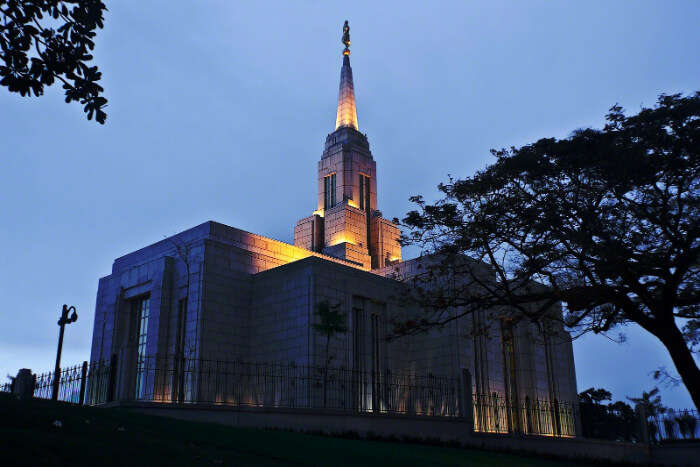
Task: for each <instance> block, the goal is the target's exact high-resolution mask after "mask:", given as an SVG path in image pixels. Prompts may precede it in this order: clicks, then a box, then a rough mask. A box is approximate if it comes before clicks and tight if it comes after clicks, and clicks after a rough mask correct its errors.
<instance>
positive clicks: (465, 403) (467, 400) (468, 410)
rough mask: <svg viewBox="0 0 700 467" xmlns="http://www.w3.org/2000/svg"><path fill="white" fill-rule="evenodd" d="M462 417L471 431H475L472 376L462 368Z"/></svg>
mask: <svg viewBox="0 0 700 467" xmlns="http://www.w3.org/2000/svg"><path fill="white" fill-rule="evenodd" d="M462 388H463V389H462V413H461V415H462V417H463V418H464V419H465V420H466V421H467V425H468V428H469V431H470V432H471V431H474V408H473V407H472V404H473V403H474V401H473V399H472V374H471V373H470V372H469V370H468V369H466V368H462Z"/></svg>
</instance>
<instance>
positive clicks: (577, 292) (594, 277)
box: [397, 93, 700, 407]
mask: <svg viewBox="0 0 700 467" xmlns="http://www.w3.org/2000/svg"><path fill="white" fill-rule="evenodd" d="M607 122H608V123H607V125H606V126H605V127H604V128H603V129H602V130H595V129H585V130H577V131H575V132H574V133H573V134H572V135H571V136H570V137H569V138H566V139H562V140H557V139H553V138H549V139H541V140H539V141H537V142H536V143H533V144H530V145H527V146H523V147H521V148H511V149H508V150H500V151H493V153H494V155H495V156H496V158H497V160H496V162H495V163H494V164H492V165H490V166H489V167H487V168H486V169H485V170H483V171H481V172H478V173H477V174H476V175H474V176H472V177H468V178H465V179H461V180H456V179H450V180H449V182H448V183H445V184H441V185H440V186H439V189H440V190H441V192H442V194H443V197H442V199H440V200H439V201H437V202H435V203H432V204H429V203H426V202H425V201H424V200H423V198H422V197H420V196H416V197H414V198H412V201H414V202H415V203H417V209H416V210H414V211H411V212H410V213H408V215H407V217H406V218H405V219H404V220H403V224H404V226H405V227H407V228H408V229H407V235H406V237H405V241H406V242H407V243H413V244H418V245H421V246H422V247H423V248H424V251H426V252H429V253H439V254H438V255H436V257H437V258H440V260H438V261H434V262H433V263H427V265H426V266H425V269H424V271H423V272H422V273H421V274H419V275H418V276H417V278H416V279H415V280H414V284H416V288H415V289H416V290H418V291H419V292H420V293H418V294H417V295H418V296H419V299H420V300H421V301H422V302H423V305H425V306H426V307H427V309H428V310H429V312H428V313H427V314H426V315H425V316H423V317H422V318H421V319H419V320H413V321H408V322H403V323H399V326H398V327H397V330H398V332H403V333H409V332H414V331H416V330H420V329H425V328H429V327H431V326H439V325H442V324H445V323H446V322H447V321H449V320H452V319H455V318H456V317H458V316H463V315H464V314H466V313H471V312H473V311H475V310H478V309H491V310H493V309H496V310H499V313H501V314H504V315H507V318H508V319H512V320H516V321H517V320H529V321H534V322H538V321H542V320H545V319H551V318H553V317H556V315H557V314H556V313H554V314H553V313H552V308H553V307H556V306H557V305H558V304H559V303H563V305H564V308H563V310H564V313H563V318H564V321H565V323H566V324H567V325H568V326H570V327H571V328H573V329H575V330H577V331H581V332H587V331H592V332H595V333H605V332H607V331H609V330H611V329H613V328H614V327H615V326H616V325H619V324H622V323H636V324H638V325H639V326H641V327H642V328H643V329H645V330H646V331H648V332H649V333H651V334H653V335H654V336H656V337H657V338H658V339H659V340H660V341H661V343H662V344H663V345H664V346H665V347H666V349H667V350H668V352H669V354H670V356H671V358H672V359H673V362H674V364H675V367H676V370H677V371H678V373H679V374H680V376H681V379H682V381H683V383H684V384H685V386H686V387H687V388H688V391H689V392H690V394H691V396H692V398H693V401H694V403H695V405H696V407H700V370H699V369H698V365H697V363H696V361H695V359H694V356H693V347H694V345H696V344H697V343H698V340H699V337H700V336H699V335H698V329H699V327H700V326H699V325H700V274H699V271H700V269H699V267H698V259H699V252H700V223H699V218H700V210H699V209H698V208H699V207H700V93H695V94H694V95H690V96H685V97H684V96H682V95H680V94H676V95H661V96H660V97H659V99H658V103H657V105H656V106H655V107H654V108H644V109H642V110H641V111H640V112H639V113H638V114H636V115H632V116H626V115H625V114H624V113H623V110H622V108H621V107H619V106H617V105H616V106H614V107H612V109H610V113H609V114H608V115H607ZM465 256H469V257H471V258H473V259H475V260H478V261H464V260H460V258H464V257H465ZM445 278H449V279H450V280H445ZM427 282H430V287H427V286H423V287H422V286H421V285H425V284H426V283H427ZM452 307H460V308H459V312H458V313H454V308H452Z"/></svg>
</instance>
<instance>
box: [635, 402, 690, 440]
mask: <svg viewBox="0 0 700 467" xmlns="http://www.w3.org/2000/svg"><path fill="white" fill-rule="evenodd" d="M648 430H649V440H650V441H652V442H662V441H681V440H690V439H695V440H696V439H700V417H698V412H697V411H695V410H690V409H689V410H673V409H668V410H667V411H666V412H664V413H663V414H660V415H657V416H655V417H649V418H648Z"/></svg>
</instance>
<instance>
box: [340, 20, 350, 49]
mask: <svg viewBox="0 0 700 467" xmlns="http://www.w3.org/2000/svg"><path fill="white" fill-rule="evenodd" d="M341 42H342V43H343V44H345V49H344V50H343V55H350V26H348V20H345V24H344V25H343V39H342V40H341Z"/></svg>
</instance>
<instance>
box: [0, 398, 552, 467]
mask: <svg viewBox="0 0 700 467" xmlns="http://www.w3.org/2000/svg"><path fill="white" fill-rule="evenodd" d="M0 420H2V422H0V453H2V454H1V456H0V463H2V464H3V465H52V466H53V465H292V464H295V465H333V466H334V467H337V466H341V465H383V466H389V465H513V466H518V465H522V466H527V465H533V466H534V465H538V466H554V465H561V461H554V460H545V459H537V458H532V457H521V456H517V455H514V454H505V453H495V452H488V451H480V450H470V449H458V448H447V447H440V446H426V445H417V444H409V443H398V442H396V443H393V442H379V441H367V440H359V439H357V440H353V439H340V438H330V437H324V436H315V435H307V434H301V433H291V432H284V431H265V430H252V429H250V430H249V429H241V428H232V427H227V426H222V425H216V424H208V423H193V422H186V421H179V420H172V419H168V418H162V417H154V416H146V415H140V414H136V413H131V412H128V411H126V410H122V409H97V408H90V407H76V406H72V405H69V404H65V403H52V402H51V401H43V400H33V401H29V402H19V401H15V400H13V399H11V398H10V397H8V396H7V395H2V397H0ZM58 425H60V426H58Z"/></svg>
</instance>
